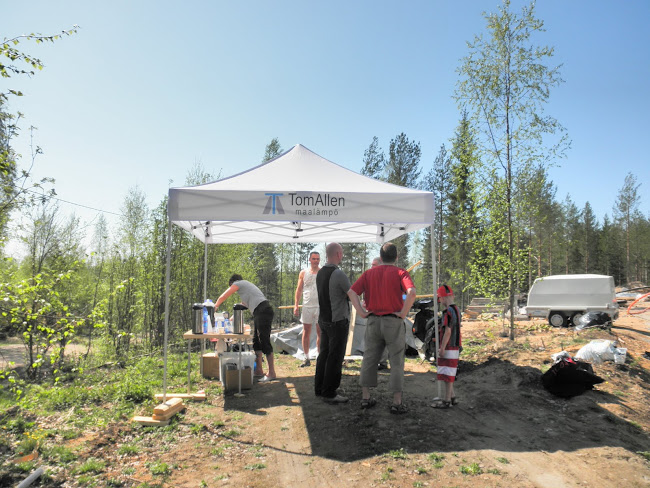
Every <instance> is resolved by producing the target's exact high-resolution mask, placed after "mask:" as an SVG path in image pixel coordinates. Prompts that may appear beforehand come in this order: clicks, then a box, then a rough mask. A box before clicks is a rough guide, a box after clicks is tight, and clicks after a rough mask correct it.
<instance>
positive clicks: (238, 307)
mask: <svg viewBox="0 0 650 488" xmlns="http://www.w3.org/2000/svg"><path fill="white" fill-rule="evenodd" d="M233 310H234V313H233V317H232V330H233V333H235V334H243V333H244V310H248V307H247V306H245V305H242V304H241V303H236V304H235V306H234V307H233Z"/></svg>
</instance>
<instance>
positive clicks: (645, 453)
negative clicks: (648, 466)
mask: <svg viewBox="0 0 650 488" xmlns="http://www.w3.org/2000/svg"><path fill="white" fill-rule="evenodd" d="M636 453H637V454H638V455H639V456H641V457H642V458H644V459H645V460H646V461H650V451H637V452H636Z"/></svg>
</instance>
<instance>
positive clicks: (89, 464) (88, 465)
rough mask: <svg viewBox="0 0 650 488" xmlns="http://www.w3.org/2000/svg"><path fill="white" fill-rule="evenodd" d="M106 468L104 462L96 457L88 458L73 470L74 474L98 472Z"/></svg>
mask: <svg viewBox="0 0 650 488" xmlns="http://www.w3.org/2000/svg"><path fill="white" fill-rule="evenodd" d="M105 468H106V463H105V462H104V461H101V460H100V459H97V458H89V459H88V460H87V461H86V462H85V463H83V464H82V465H81V466H77V468H76V469H75V470H74V473H75V474H82V475H83V474H99V473H101V472H103V471H104V469H105Z"/></svg>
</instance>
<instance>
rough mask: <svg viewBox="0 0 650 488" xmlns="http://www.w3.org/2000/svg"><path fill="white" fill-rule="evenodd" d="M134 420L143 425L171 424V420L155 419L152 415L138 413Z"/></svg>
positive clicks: (162, 425) (161, 425)
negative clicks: (139, 414)
mask: <svg viewBox="0 0 650 488" xmlns="http://www.w3.org/2000/svg"><path fill="white" fill-rule="evenodd" d="M132 420H133V422H137V423H139V424H141V425H152V426H160V427H164V426H165V425H169V420H154V419H153V418H152V417H141V416H138V415H136V416H135V417H133V419H132Z"/></svg>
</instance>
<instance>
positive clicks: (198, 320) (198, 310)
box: [192, 303, 203, 334]
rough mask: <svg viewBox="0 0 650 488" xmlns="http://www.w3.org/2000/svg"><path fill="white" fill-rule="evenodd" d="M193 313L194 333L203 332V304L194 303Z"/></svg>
mask: <svg viewBox="0 0 650 488" xmlns="http://www.w3.org/2000/svg"><path fill="white" fill-rule="evenodd" d="M192 313H193V314H194V322H193V324H192V334H203V304H202V303H194V304H192Z"/></svg>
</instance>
